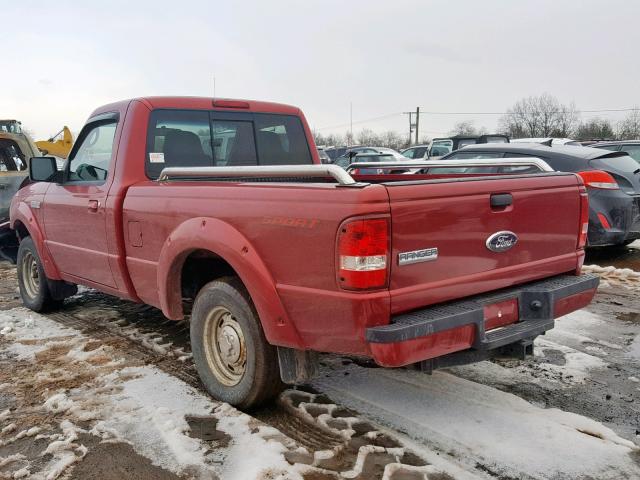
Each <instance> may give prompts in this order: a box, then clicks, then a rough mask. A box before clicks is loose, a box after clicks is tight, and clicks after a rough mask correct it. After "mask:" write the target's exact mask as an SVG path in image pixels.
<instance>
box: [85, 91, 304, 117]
mask: <svg viewBox="0 0 640 480" xmlns="http://www.w3.org/2000/svg"><path fill="white" fill-rule="evenodd" d="M133 101H139V102H142V103H144V104H146V105H147V106H148V107H149V108H151V109H158V108H171V109H173V108H175V109H188V110H213V109H216V110H230V111H240V112H242V111H245V112H246V111H249V112H264V113H280V114H285V115H301V113H302V112H301V111H300V109H299V108H298V107H294V106H292V105H285V104H282V103H274V102H261V101H257V100H242V99H232V98H212V97H169V96H167V97H138V98H130V99H128V100H121V101H118V102H114V103H109V104H107V105H103V106H101V107H99V108H97V109H96V110H94V111H93V113H92V114H91V116H92V117H93V116H95V115H99V114H101V113H105V112H112V111H114V110H123V109H126V106H127V105H129V104H130V103H131V102H133Z"/></svg>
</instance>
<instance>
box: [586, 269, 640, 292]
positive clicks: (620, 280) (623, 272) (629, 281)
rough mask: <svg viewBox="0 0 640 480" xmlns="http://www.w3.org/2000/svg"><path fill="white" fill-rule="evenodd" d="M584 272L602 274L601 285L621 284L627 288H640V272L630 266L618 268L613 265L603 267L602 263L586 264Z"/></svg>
mask: <svg viewBox="0 0 640 480" xmlns="http://www.w3.org/2000/svg"><path fill="white" fill-rule="evenodd" d="M582 271H583V272H584V273H595V274H597V275H599V276H600V278H601V281H600V286H603V287H604V286H607V287H608V286H619V285H622V286H624V287H626V288H633V289H636V288H640V272H636V271H634V270H632V269H630V268H616V267H613V266H607V267H601V266H600V265H585V266H584V267H582Z"/></svg>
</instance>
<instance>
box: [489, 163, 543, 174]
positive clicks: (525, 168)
mask: <svg viewBox="0 0 640 480" xmlns="http://www.w3.org/2000/svg"><path fill="white" fill-rule="evenodd" d="M540 172H541V170H540V169H539V168H538V167H536V166H534V165H531V166H529V165H511V166H507V167H500V168H498V173H523V174H524V173H540Z"/></svg>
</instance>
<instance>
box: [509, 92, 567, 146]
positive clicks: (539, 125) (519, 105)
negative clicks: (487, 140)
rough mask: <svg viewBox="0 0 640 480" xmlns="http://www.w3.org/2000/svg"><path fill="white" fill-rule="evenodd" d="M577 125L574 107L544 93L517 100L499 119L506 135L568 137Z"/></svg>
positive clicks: (516, 136)
mask: <svg viewBox="0 0 640 480" xmlns="http://www.w3.org/2000/svg"><path fill="white" fill-rule="evenodd" d="M577 122H578V112H577V109H576V106H575V104H574V103H573V102H572V103H571V104H569V105H563V104H561V103H560V102H559V101H558V99H557V98H555V97H554V96H552V95H550V94H548V93H544V94H542V95H540V96H539V97H535V96H531V97H527V98H523V99H522V100H519V101H517V102H516V103H515V104H514V105H513V107H511V108H510V109H508V110H507V113H506V114H505V115H503V116H502V117H501V118H500V120H499V125H500V128H501V130H503V131H505V132H506V133H507V134H508V135H509V136H511V137H514V138H518V137H552V136H562V137H567V136H571V133H572V132H573V130H574V129H575V127H576V124H577Z"/></svg>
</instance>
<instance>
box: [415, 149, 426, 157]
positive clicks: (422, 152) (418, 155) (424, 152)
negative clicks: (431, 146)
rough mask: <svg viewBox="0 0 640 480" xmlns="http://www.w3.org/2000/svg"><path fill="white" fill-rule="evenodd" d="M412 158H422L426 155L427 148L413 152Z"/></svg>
mask: <svg viewBox="0 0 640 480" xmlns="http://www.w3.org/2000/svg"><path fill="white" fill-rule="evenodd" d="M414 152H415V153H414V154H413V158H424V156H425V154H426V153H427V147H419V148H416V149H415V150H414Z"/></svg>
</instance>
